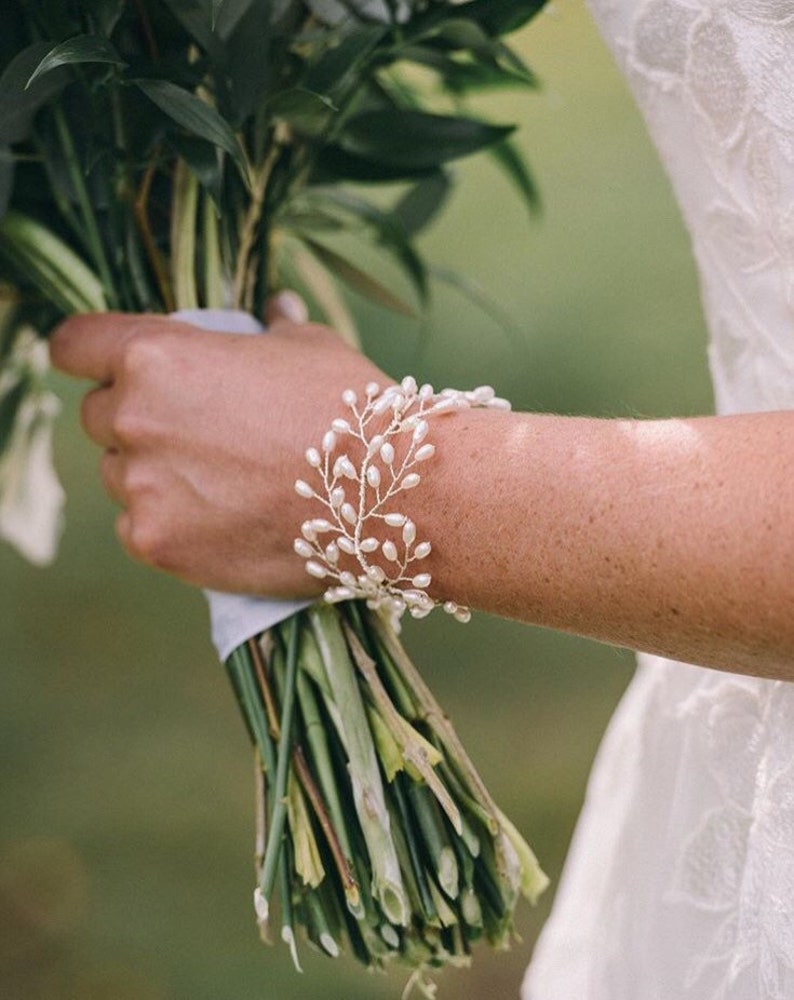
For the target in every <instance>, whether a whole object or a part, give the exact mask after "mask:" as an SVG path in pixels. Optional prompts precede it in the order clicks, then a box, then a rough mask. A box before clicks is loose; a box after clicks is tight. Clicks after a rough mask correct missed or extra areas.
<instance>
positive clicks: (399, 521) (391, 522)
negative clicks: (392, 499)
mask: <svg viewBox="0 0 794 1000" xmlns="http://www.w3.org/2000/svg"><path fill="white" fill-rule="evenodd" d="M383 520H384V521H385V522H386V524H388V526H389V527H390V528H402V526H403V525H404V524H405V522H406V520H407V518H406V516H405V514H386V515H385V517H384V518H383Z"/></svg>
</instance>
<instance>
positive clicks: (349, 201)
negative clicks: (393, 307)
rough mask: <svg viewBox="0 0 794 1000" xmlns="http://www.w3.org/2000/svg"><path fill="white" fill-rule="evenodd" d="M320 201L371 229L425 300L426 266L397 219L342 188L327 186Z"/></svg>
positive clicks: (424, 300) (422, 299) (321, 194)
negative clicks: (340, 210) (338, 209)
mask: <svg viewBox="0 0 794 1000" xmlns="http://www.w3.org/2000/svg"><path fill="white" fill-rule="evenodd" d="M319 197H320V201H321V203H323V202H324V203H326V204H330V205H335V206H336V207H337V208H340V209H342V211H344V212H346V213H348V214H349V215H352V216H353V218H355V219H357V220H359V221H361V222H362V223H363V224H364V225H365V226H367V227H368V228H369V229H371V230H372V231H373V232H374V234H375V236H376V238H377V241H378V243H380V244H381V246H383V247H385V248H386V249H387V250H388V251H389V252H390V253H391V254H392V256H393V257H394V258H395V260H396V261H397V263H398V264H399V265H400V266H401V267H402V268H403V270H404V271H405V273H406V274H407V275H408V278H409V279H410V280H411V282H412V283H413V285H414V287H415V289H416V291H417V294H418V295H419V298H420V300H421V301H422V302H423V303H424V302H426V301H427V268H426V267H425V265H424V262H423V261H422V259H421V257H420V256H419V254H418V253H417V252H416V250H415V249H414V247H413V246H412V245H411V241H410V239H409V238H408V236H407V235H406V233H405V231H404V230H403V229H402V227H401V225H400V222H399V220H398V219H397V218H396V217H395V216H394V215H392V214H391V213H390V212H384V211H382V210H381V209H380V208H378V207H377V206H375V205H373V204H371V203H370V202H368V201H366V200H365V199H363V198H359V197H358V196H357V195H354V194H352V193H351V192H350V191H344V190H341V189H329V190H327V191H323V192H321V193H320V195H319Z"/></svg>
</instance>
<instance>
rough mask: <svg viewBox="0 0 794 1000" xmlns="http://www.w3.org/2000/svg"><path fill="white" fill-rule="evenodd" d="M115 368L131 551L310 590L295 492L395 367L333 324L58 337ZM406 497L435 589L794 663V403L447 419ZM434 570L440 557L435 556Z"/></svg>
mask: <svg viewBox="0 0 794 1000" xmlns="http://www.w3.org/2000/svg"><path fill="white" fill-rule="evenodd" d="M52 351H53V359H54V361H55V363H56V365H58V366H59V367H61V368H62V369H63V370H64V371H67V372H70V373H71V374H74V375H78V376H81V377H86V378H92V379H94V380H96V381H97V382H99V383H100V388H99V389H95V390H94V391H92V392H91V393H89V394H88V395H87V397H86V400H85V404H84V407H83V422H84V426H85V428H86V431H87V432H88V434H89V435H90V436H91V437H92V438H93V439H94V440H95V441H97V443H99V444H101V445H102V446H103V447H104V448H105V449H106V452H105V455H104V456H103V459H102V467H101V468H102V477H103V481H104V483H105V487H106V489H107V490H108V492H109V493H110V495H111V496H112V497H114V499H116V500H117V501H118V502H119V503H120V504H121V505H122V506H123V507H124V508H125V510H124V512H123V513H122V514H121V515H120V517H119V521H118V530H119V535H120V538H121V541H122V543H123V544H124V546H125V548H126V549H127V550H128V552H129V553H130V554H131V555H133V556H134V557H135V558H138V559H140V560H142V561H144V562H146V563H149V564H151V565H154V566H156V567H158V568H161V569H165V570H167V571H169V572H171V573H174V574H175V575H177V576H180V577H181V578H183V579H186V580H188V581H190V582H193V583H197V584H201V585H203V586H211V587H216V588H220V589H226V590H240V591H246V592H253V593H262V594H274V595H287V594H290V595H295V596H299V595H310V594H312V593H316V592H317V591H318V589H319V587H320V586H321V585H318V584H317V581H314V580H312V579H311V578H310V577H308V576H307V575H306V573H305V571H304V569H303V563H302V560H301V559H299V557H297V556H296V555H295V554H294V552H293V550H292V540H293V539H294V537H295V536H296V534H297V531H298V528H299V525H300V523H301V522H302V521H303V520H304V519H305V518H306V517H308V516H312V513H319V511H316V512H313V511H312V509H311V504H310V503H307V501H305V500H302V499H301V498H299V497H298V496H297V495H296V494H295V492H294V489H293V483H294V481H295V479H296V478H298V477H302V476H304V475H305V473H306V469H307V467H306V465H305V462H304V459H303V455H304V452H305V449H306V448H307V447H308V446H309V445H312V444H318V443H319V441H320V440H321V438H322V435H323V433H324V432H325V430H326V429H327V427H328V426H329V424H330V422H331V420H332V419H333V418H334V417H335V416H340V415H342V406H341V403H340V396H341V393H342V391H343V390H344V389H345V388H348V387H353V388H356V389H360V388H362V387H363V385H364V384H365V383H366V382H368V381H370V380H372V379H375V380H378V381H380V382H381V384H385V382H386V381H388V379H387V378H386V376H384V375H383V373H381V372H379V371H378V370H377V369H376V368H375V367H374V366H373V365H372V364H371V363H370V362H368V361H367V360H366V359H365V358H363V357H362V356H361V355H358V354H357V353H356V352H354V351H352V350H351V349H350V348H348V347H346V346H345V345H344V344H342V343H341V342H340V341H339V339H338V338H337V337H335V336H334V335H333V334H332V333H330V332H329V331H327V330H325V329H323V328H320V327H315V326H296V325H293V324H290V323H287V322H285V321H280V322H277V323H276V324H275V325H274V327H273V332H271V333H270V334H269V335H267V336H264V337H261V338H260V337H255V338H247V337H231V336H228V335H223V336H219V335H217V334H212V333H205V332H203V331H198V330H196V329H195V328H192V327H190V326H188V325H186V324H180V323H175V322H174V321H172V320H166V319H158V318H154V317H130V316H87V317H78V318H75V319H72V320H69V321H67V323H65V324H64V325H63V326H62V327H61V329H60V330H59V331H58V332H57V333H56V334H55V336H54V338H53V343H52ZM429 439H432V440H433V441H434V443H435V444H436V445H437V451H436V456H435V457H434V458H433V460H432V461H431V462H429V463H428V464H427V465H426V466H425V467H424V468H425V470H426V471H425V474H424V475H423V483H422V485H421V486H420V487H419V488H418V489H416V490H413V491H411V493H410V494H406V501H405V503H404V504H403V506H404V507H405V508H406V509H405V513H408V514H409V515H410V516H411V517H412V518H413V519H414V520H415V521H416V522H417V524H418V525H419V526H420V528H421V532H422V535H423V537H426V538H429V539H431V540H432V541H433V543H434V545H433V552H432V554H431V556H430V557H429V560H428V563H429V566H428V568H429V570H430V572H432V574H433V578H434V579H433V585H432V586H431V588H430V591H431V593H432V594H433V596H435V597H438V598H442V599H455V600H457V601H460V602H465V603H469V604H471V605H472V606H474V607H477V608H480V609H483V610H486V611H491V612H495V613H497V614H503V615H508V616H511V617H515V618H520V619H522V620H524V621H527V622H532V623H535V624H539V625H545V626H551V627H554V628H559V629H563V630H567V631H572V632H576V633H579V634H581V635H586V636H591V637H594V638H597V639H601V640H604V641H607V642H611V643H615V644H618V645H624V646H630V647H632V648H637V649H641V650H646V651H651V652H656V653H661V654H664V655H668V656H673V657H676V658H679V659H683V660H686V661H689V662H694V663H700V664H703V665H706V666H713V667H717V668H721V669H730V670H736V671H739V672H745V673H751V674H761V675H764V676H770V677H780V678H785V679H789V680H794V530H792V524H794V413H788V412H784V413H768V414H754V415H745V416H735V417H706V418H699V419H694V420H660V421H630V420H591V419H583V418H570V417H556V416H546V415H534V414H523V413H504V412H498V411H490V410H488V411H469V412H464V413H456V414H454V415H450V416H445V417H439V418H436V419H435V421H434V423H433V425H432V428H431V437H430V438H429ZM423 568H424V564H423Z"/></svg>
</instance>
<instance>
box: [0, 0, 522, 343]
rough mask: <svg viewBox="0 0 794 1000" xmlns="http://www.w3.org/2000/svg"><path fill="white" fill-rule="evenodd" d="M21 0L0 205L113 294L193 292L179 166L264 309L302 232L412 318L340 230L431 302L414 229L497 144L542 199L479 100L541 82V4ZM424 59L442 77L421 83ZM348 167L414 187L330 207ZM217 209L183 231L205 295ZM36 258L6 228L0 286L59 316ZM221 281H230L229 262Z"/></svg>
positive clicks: (10, 63) (253, 304) (122, 302)
mask: <svg viewBox="0 0 794 1000" xmlns="http://www.w3.org/2000/svg"><path fill="white" fill-rule="evenodd" d="M9 6H10V10H9V11H8V13H7V18H5V15H4V18H5V20H6V21H7V30H6V31H5V33H4V35H3V38H2V39H0V67H4V68H3V71H2V74H1V75H0V217H2V216H3V215H4V214H5V213H6V211H8V210H9V209H13V210H15V211H16V212H19V213H21V214H23V215H24V216H25V217H27V218H29V219H31V220H33V221H35V222H37V223H38V224H39V225H41V226H43V227H44V228H46V229H47V230H49V231H51V232H52V233H53V234H54V235H55V236H57V237H59V238H60V239H62V240H63V241H64V242H65V243H66V244H67V245H69V246H70V247H71V248H72V250H73V252H75V253H76V254H77V255H78V256H80V257H81V258H82V260H83V262H84V263H85V265H86V266H87V267H88V268H89V269H91V270H92V271H93V272H94V273H95V274H96V275H97V276H98V279H99V281H100V282H101V283H102V285H103V286H104V288H105V292H106V298H107V301H108V302H109V303H110V304H112V305H114V306H118V307H120V308H123V309H128V310H137V309H152V308H155V309H162V310H168V309H171V308H173V307H174V306H175V305H178V304H179V303H178V302H177V294H176V293H177V292H178V290H179V288H178V287H177V283H176V282H175V280H174V274H175V273H176V272H177V270H178V273H179V274H182V275H184V274H185V273H186V267H187V266H189V265H190V262H187V263H186V262H185V261H184V260H179V261H175V260H174V255H173V251H174V247H173V246H172V244H171V235H172V233H173V232H174V231H175V230H174V228H173V226H172V215H173V212H174V206H175V201H174V194H175V186H174V178H175V177H176V176H177V174H178V170H177V169H176V168H177V164H178V163H179V162H182V163H184V164H185V165H186V166H187V169H188V170H189V171H190V173H191V174H192V175H193V176H194V177H195V178H196V180H197V181H198V184H199V185H200V187H201V188H203V189H204V190H205V191H206V192H207V193H208V194H209V196H210V197H211V199H212V201H213V203H214V205H215V207H216V211H217V219H218V225H217V232H216V233H213V239H214V241H215V242H214V243H213V249H212V252H213V253H215V247H216V246H217V247H219V248H220V254H221V257H220V263H219V267H220V268H221V270H222V272H223V273H224V274H225V276H226V285H227V287H230V288H232V297H231V299H230V301H229V302H228V303H227V305H236V306H242V307H245V308H253V309H259V308H261V305H262V303H263V301H264V298H265V296H266V295H267V294H268V292H269V291H270V290H272V288H273V287H274V286H276V285H277V284H278V283H279V282H280V280H281V278H280V275H281V269H282V267H284V266H288V263H289V262H288V261H287V260H285V259H284V258H283V257H280V256H279V254H280V251H279V249H278V248H279V247H281V246H288V245H289V241H287V242H285V241H283V240H282V239H281V237H282V236H284V235H288V236H289V237H290V238H291V239H292V240H296V239H297V240H298V241H300V242H302V243H303V244H304V245H305V246H306V247H307V248H308V249H309V250H310V251H311V252H313V253H314V255H315V256H316V257H317V258H318V259H319V260H320V261H321V262H322V264H323V266H324V267H326V268H327V269H328V270H330V271H331V272H332V273H333V274H334V275H335V276H336V277H337V278H339V279H341V280H342V281H343V282H344V283H347V284H352V285H354V286H355V287H356V288H358V290H359V291H363V290H366V294H368V295H369V296H370V297H374V298H375V299H376V300H377V301H379V302H380V303H381V304H383V305H386V306H388V307H390V308H393V309H396V310H397V311H400V312H405V311H406V310H408V311H411V310H410V307H408V306H407V305H406V304H405V303H404V302H403V301H402V300H401V299H400V298H399V297H398V296H395V295H393V294H392V293H390V292H386V290H385V289H382V288H381V287H380V285H379V283H378V282H376V281H375V280H374V279H371V278H370V277H369V276H368V275H365V274H364V273H363V272H362V271H361V270H360V269H359V268H358V267H357V266H356V265H354V264H353V263H352V262H350V261H349V260H348V259H347V256H346V251H344V250H343V249H342V248H340V247H337V246H336V245H329V244H328V242H327V241H328V239H329V238H331V240H332V242H333V239H335V238H336V235H344V234H345V233H348V232H356V233H359V234H361V235H362V236H364V237H365V238H367V239H370V240H374V242H375V243H376V244H378V245H379V246H381V247H383V249H384V250H385V251H386V252H388V253H389V254H390V255H391V256H392V258H393V259H394V260H395V261H396V263H397V264H398V266H399V267H400V268H402V269H403V271H404V272H405V274H406V276H407V277H408V279H409V281H410V283H411V285H412V286H413V287H414V289H415V290H416V292H417V295H418V297H419V300H420V302H424V301H425V300H426V299H427V294H428V285H427V268H426V266H425V265H424V263H423V262H422V261H421V260H420V258H419V256H418V254H417V252H416V249H415V247H414V245H413V240H414V238H415V237H416V235H417V234H418V233H419V232H421V230H422V229H423V228H424V227H425V226H427V225H428V224H429V223H430V222H431V220H433V219H434V218H435V216H436V215H437V213H438V212H439V211H440V210H441V208H442V207H443V205H444V204H446V201H447V198H448V195H449V190H450V177H449V175H448V174H447V173H446V172H445V171H444V169H443V168H444V167H445V166H446V165H447V164H448V163H450V162H453V161H455V160H458V159H460V158H462V157H465V156H469V155H471V154H472V153H475V152H478V151H480V150H483V149H493V150H494V153H495V155H496V156H497V157H498V161H499V162H500V164H501V165H502V167H503V168H504V169H505V171H506V173H507V175H508V176H509V177H510V178H511V179H512V181H513V182H514V183H515V184H516V185H517V186H518V188H519V189H520V190H521V193H522V195H523V196H524V197H525V198H526V199H527V200H528V201H529V202H530V203H532V204H534V198H535V195H534V187H533V185H532V182H531V177H530V175H529V172H528V170H527V168H526V164H525V163H524V162H523V161H522V160H521V158H520V156H518V155H517V154H516V153H515V152H514V150H513V147H511V146H510V145H509V144H508V143H507V137H508V136H509V135H510V133H511V132H512V126H510V125H504V124H493V123H490V122H488V121H484V120H482V118H481V117H480V116H478V115H476V114H473V113H471V112H467V111H466V110H465V109H464V108H463V106H462V104H461V101H462V100H463V99H464V98H465V96H466V95H468V94H470V93H472V92H475V91H479V90H483V89H489V88H492V87H495V86H499V87H501V86H535V84H536V81H535V77H534V75H533V74H532V72H531V70H530V69H529V68H528V67H526V66H525V65H524V64H523V62H522V61H521V60H520V58H519V57H518V55H517V54H516V53H515V52H513V51H512V50H511V49H510V47H509V46H508V45H507V44H506V43H505V41H504V36H505V35H506V34H507V33H509V32H510V31H512V30H514V29H515V28H517V27H519V26H520V25H521V24H523V23H525V22H526V21H527V20H529V19H530V18H531V17H532V16H533V15H534V14H535V13H536V12H537V11H538V10H539V9H540V7H541V6H542V4H540V3H530V4H527V3H521V2H517V0H514V2H509V3H508V2H505V0H487V2H485V0H470V2H468V3H463V4H460V3H458V4H456V3H452V2H451V0H410V2H409V0H306V2H296V0H277V2H273V0H269V2H265V0H164V2H162V3H155V2H154V0H141V2H139V3H136V4H125V3H123V2H122V0H90V2H89V0H82V2H81V0H75V2H72V3H69V4H66V5H64V4H62V3H59V2H55V0H38V2H37V3H36V4H29V3H25V2H23V0H13V2H12V3H11V4H10V5H9ZM4 27H5V26H4ZM417 65H418V66H420V67H423V68H424V69H429V70H430V71H431V74H430V76H431V78H432V80H433V82H431V83H429V84H428V83H427V82H426V80H424V79H423V80H422V83H421V85H420V83H419V82H417V76H416V74H415V73H412V72H411V67H412V66H413V67H415V66H417ZM449 99H451V100H452V101H453V103H454V105H455V111H454V113H450V111H449V107H448V104H449ZM445 101H446V102H447V104H446V106H445V105H444V102H445ZM227 160H228V161H229V163H230V166H231V169H226V161H227ZM339 182H358V183H365V184H369V183H381V184H382V183H391V182H413V187H412V189H411V190H409V191H408V192H407V193H406V192H404V191H403V192H400V194H399V196H398V200H397V202H396V203H395V205H394V208H393V210H391V211H389V210H384V209H383V207H376V206H375V205H374V204H373V203H371V202H370V201H369V200H367V199H366V198H365V197H364V196H363V195H362V194H357V195H356V196H355V197H352V196H347V197H346V200H343V199H341V198H340V197H337V198H336V200H335V203H334V204H333V205H332V204H331V202H333V201H334V199H333V198H330V197H329V193H328V186H329V184H334V185H336V186H338V184H339ZM307 198H308V199H309V201H311V203H312V204H311V208H309V206H308V204H307ZM378 204H379V205H380V206H382V202H381V201H380V200H379V202H378ZM194 216H195V213H194ZM202 218H203V217H202V216H200V215H199V216H195V218H191V219H189V220H183V221H184V224H185V225H191V226H194V225H195V226H197V231H196V235H195V238H194V239H193V240H188V241H186V242H185V243H184V244H181V245H182V246H190V247H192V248H195V261H194V263H193V265H192V266H193V267H194V268H195V271H196V276H197V289H198V296H199V301H200V303H204V304H206V302H207V301H208V300H209V298H210V297H211V295H212V294H214V293H211V292H210V290H209V288H206V289H205V288H204V287H203V281H204V280H209V279H207V277H206V274H207V268H206V267H205V266H204V265H205V261H206V258H207V255H208V253H209V251H208V250H207V249H206V248H205V245H204V240H205V232H204V226H203V224H202V222H201V219H202ZM242 234H245V238H243V235H242ZM19 256H20V255H19V253H18V252H17V251H16V250H15V248H14V247H13V246H11V245H10V243H9V239H8V238H6V252H5V253H4V256H3V258H2V262H0V280H5V281H10V282H11V283H13V284H14V285H16V286H17V287H18V288H19V289H20V290H21V291H22V292H23V293H24V294H25V296H26V297H27V298H29V299H30V298H35V299H37V300H38V301H39V302H40V303H41V304H43V305H44V306H45V308H44V311H43V312H40V318H41V320H42V322H43V325H44V327H45V328H46V327H47V326H49V325H51V324H52V323H53V322H54V321H55V320H56V319H57V318H58V316H59V315H61V314H62V313H63V312H64V311H65V310H66V308H67V301H69V297H68V295H64V293H63V291H62V290H59V289H58V288H57V287H54V286H53V284H52V281H51V280H47V281H45V280H43V278H42V275H45V276H49V277H51V274H52V273H56V272H57V270H58V269H57V267H56V268H51V269H49V270H48V269H47V268H43V267H40V268H38V270H37V271H30V272H28V273H26V272H25V271H24V269H20V268H19V267H18V266H14V265H13V261H14V260H18V259H19ZM9 261H10V262H11V263H9ZM177 264H178V268H177ZM202 276H203V277H202ZM209 277H210V278H212V280H213V282H214V283H213V288H215V289H217V287H219V286H218V281H217V279H218V274H217V268H216V269H215V272H213V273H212V274H210V275H209ZM179 287H183V286H182V285H180V286H179ZM42 332H45V331H42Z"/></svg>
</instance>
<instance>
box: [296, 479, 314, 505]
mask: <svg viewBox="0 0 794 1000" xmlns="http://www.w3.org/2000/svg"><path fill="white" fill-rule="evenodd" d="M295 492H296V493H297V494H298V496H300V497H303V498H304V499H305V500H311V499H312V498H313V497H314V490H313V489H312V488H311V486H309V484H308V483H305V482H304V481H303V480H302V479H296V480H295Z"/></svg>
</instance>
